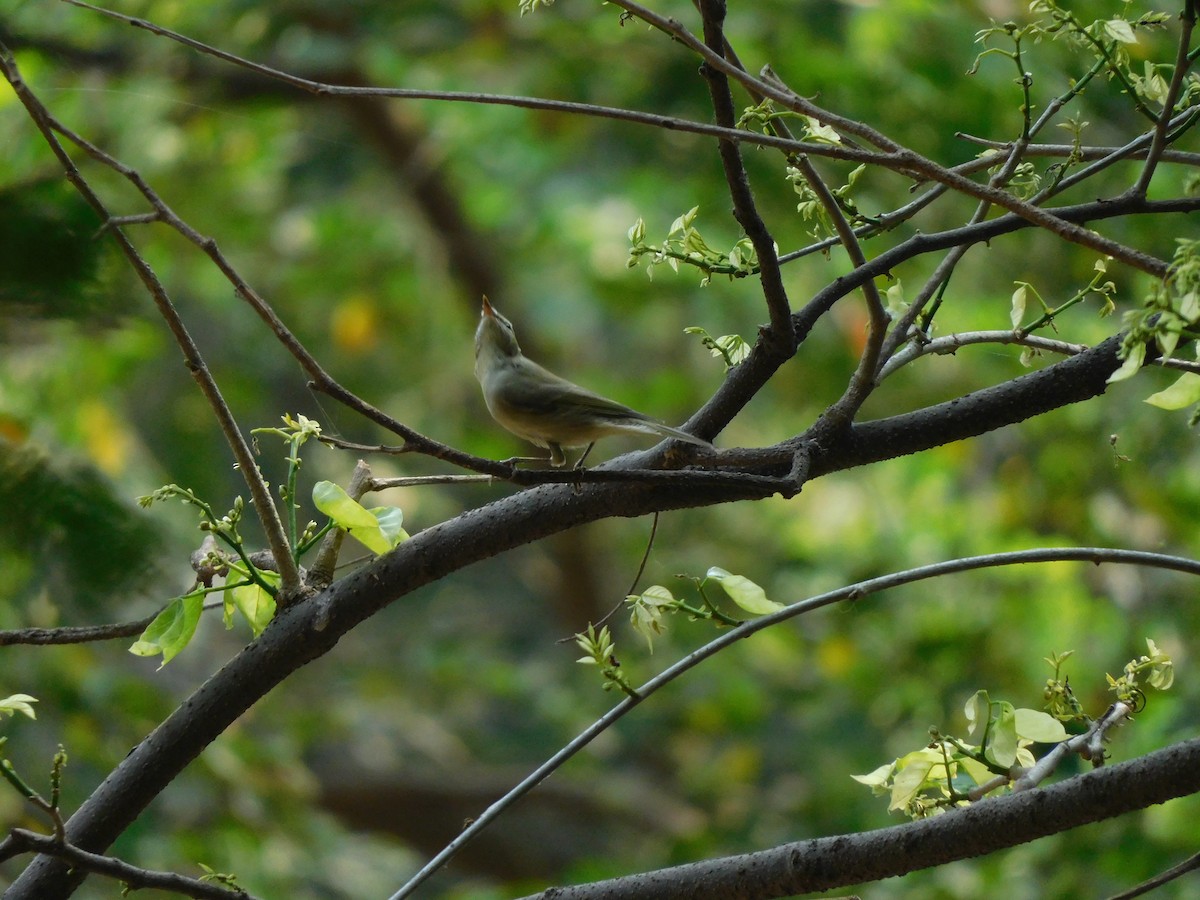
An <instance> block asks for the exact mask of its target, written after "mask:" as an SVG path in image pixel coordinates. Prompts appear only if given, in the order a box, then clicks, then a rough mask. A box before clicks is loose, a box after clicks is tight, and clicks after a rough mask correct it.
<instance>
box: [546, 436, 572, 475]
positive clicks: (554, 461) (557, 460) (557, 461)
mask: <svg viewBox="0 0 1200 900" xmlns="http://www.w3.org/2000/svg"><path fill="white" fill-rule="evenodd" d="M546 446H547V447H549V448H550V465H552V466H554V468H556V469H561V468H562V467H563V466H565V465H566V464H567V454H565V453H563V448H562V445H561V444H556V443H554V442H553V441H550V442H548V443H547V444H546Z"/></svg>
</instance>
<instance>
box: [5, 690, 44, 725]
mask: <svg viewBox="0 0 1200 900" xmlns="http://www.w3.org/2000/svg"><path fill="white" fill-rule="evenodd" d="M37 702H38V701H37V697H31V696H29V695H28V694H9V695H8V696H7V697H5V698H4V699H3V700H0V714H3V715H6V716H11V715H14V714H15V713H21V714H22V715H26V716H29V718H31V719H36V718H37V715H36V714H35V713H34V711H33V706H32V704H34V703H37Z"/></svg>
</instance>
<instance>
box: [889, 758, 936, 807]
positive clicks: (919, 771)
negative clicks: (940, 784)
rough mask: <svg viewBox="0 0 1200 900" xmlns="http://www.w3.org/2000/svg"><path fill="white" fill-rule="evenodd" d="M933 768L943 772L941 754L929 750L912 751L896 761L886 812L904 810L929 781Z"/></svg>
mask: <svg viewBox="0 0 1200 900" xmlns="http://www.w3.org/2000/svg"><path fill="white" fill-rule="evenodd" d="M935 766H937V767H938V768H940V769H941V770H942V771H943V772H945V766H944V765H943V760H942V756H941V754H940V753H938V752H937V751H936V750H931V749H929V748H925V749H923V750H914V751H913V752H912V753H909V754H906V755H905V756H902V757H900V758H899V759H898V760H896V779H895V781H893V782H892V801H891V803H889V804H888V811H889V812H890V811H891V810H894V809H905V808H906V807H907V806H908V804H909V803H910V802H911V801H912V799H913V798H914V797H915V796H917V794H918V793H920V791H921V788H922V787H924V786H925V784H926V782H927V781H928V780H930V775H931V773H932V772H933V769H934V767H935Z"/></svg>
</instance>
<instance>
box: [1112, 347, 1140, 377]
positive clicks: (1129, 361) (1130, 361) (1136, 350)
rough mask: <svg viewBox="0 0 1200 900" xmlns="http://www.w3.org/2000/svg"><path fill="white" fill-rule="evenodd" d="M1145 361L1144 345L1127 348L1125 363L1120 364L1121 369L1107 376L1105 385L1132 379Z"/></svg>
mask: <svg viewBox="0 0 1200 900" xmlns="http://www.w3.org/2000/svg"><path fill="white" fill-rule="evenodd" d="M1145 359H1146V345H1145V344H1134V345H1133V346H1132V347H1130V348H1129V353H1128V355H1126V357H1125V362H1123V363H1121V368H1119V369H1117V371H1115V372H1113V373H1112V374H1111V375H1109V376H1108V381H1107V382H1106V383H1107V384H1115V383H1116V382H1118V381H1124V380H1125V379H1126V378H1132V377H1133V376H1134V375H1136V374H1137V373H1138V370H1140V369H1141V368H1142V363H1143V362H1144V361H1145Z"/></svg>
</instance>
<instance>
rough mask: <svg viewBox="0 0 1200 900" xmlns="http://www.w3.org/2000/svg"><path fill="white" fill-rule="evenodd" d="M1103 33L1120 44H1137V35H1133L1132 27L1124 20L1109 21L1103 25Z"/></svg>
mask: <svg viewBox="0 0 1200 900" xmlns="http://www.w3.org/2000/svg"><path fill="white" fill-rule="evenodd" d="M1104 33H1105V34H1107V35H1108V36H1109V37H1110V38H1112V39H1113V40H1114V41H1120V42H1121V43H1122V44H1136V43H1137V35H1136V34H1134V33H1133V26H1132V25H1130V24H1129V23H1128V22H1127V21H1125V20H1124V19H1109V20H1108V21H1107V22H1105V23H1104Z"/></svg>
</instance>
